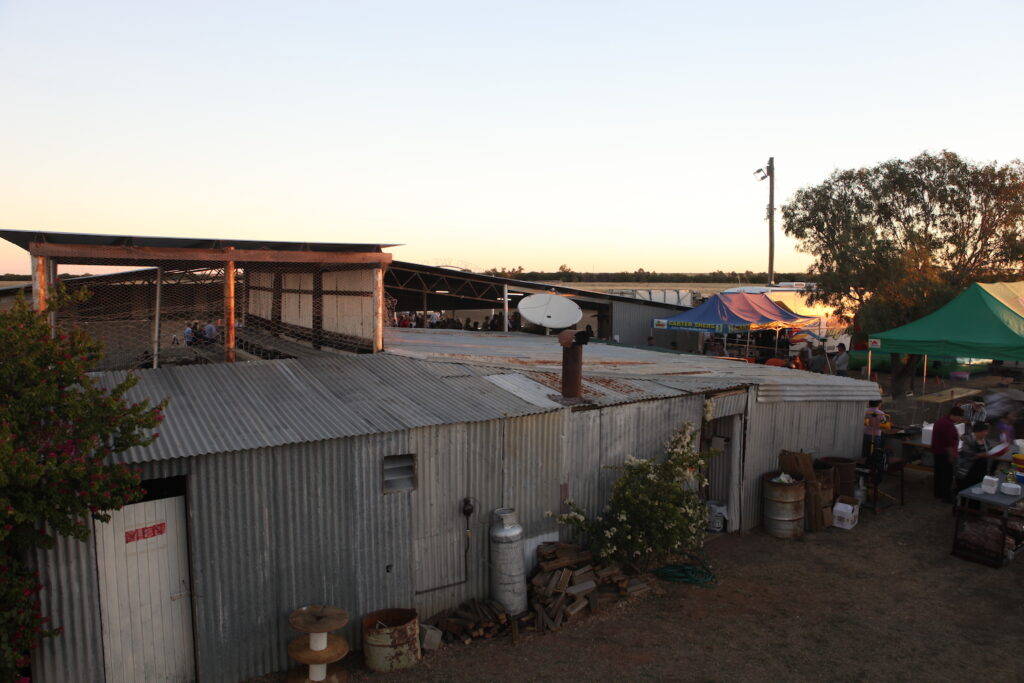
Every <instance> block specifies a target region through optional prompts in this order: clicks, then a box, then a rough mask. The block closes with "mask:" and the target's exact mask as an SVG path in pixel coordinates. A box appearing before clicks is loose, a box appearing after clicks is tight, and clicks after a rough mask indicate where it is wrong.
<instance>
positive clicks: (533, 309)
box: [518, 294, 583, 330]
mask: <svg viewBox="0 0 1024 683" xmlns="http://www.w3.org/2000/svg"><path fill="white" fill-rule="evenodd" d="M518 308H519V314H520V315H521V316H523V317H524V318H526V319H527V320H528V321H530V322H531V323H533V324H534V325H540V326H541V327H550V328H552V329H556V330H557V329H561V328H563V327H572V326H573V325H575V324H576V323H578V322H579V321H580V320H582V319H583V311H582V310H580V307H579V306H577V305H576V302H575V301H573V300H572V299H568V298H566V297H564V296H558V295H557V294H531V295H530V296H527V297H524V298H523V299H522V300H520V302H519V306H518Z"/></svg>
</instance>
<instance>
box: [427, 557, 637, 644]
mask: <svg viewBox="0 0 1024 683" xmlns="http://www.w3.org/2000/svg"><path fill="white" fill-rule="evenodd" d="M593 559H594V558H593V555H592V554H591V553H590V552H588V551H585V550H582V549H581V548H580V547H579V546H578V545H574V544H571V543H554V542H552V543H542V544H541V545H540V546H539V547H538V548H537V568H536V569H535V570H534V571H533V574H532V575H531V576H530V579H529V591H530V593H529V601H528V602H529V609H528V610H527V611H525V612H523V613H522V614H509V613H508V610H506V609H505V608H504V607H503V606H502V605H501V604H499V603H497V602H495V601H494V600H476V599H473V600H470V601H469V602H464V603H462V604H461V605H459V607H458V608H457V609H447V610H444V611H442V612H438V613H437V614H435V615H434V616H432V617H430V618H429V619H427V620H426V621H425V622H423V623H425V624H428V625H430V626H435V627H437V628H438V629H440V630H441V633H442V636H441V639H442V641H443V642H444V643H446V644H449V645H450V644H453V643H456V642H461V643H465V644H466V645H469V644H470V643H472V642H473V641H474V640H477V639H481V638H494V637H495V636H501V635H511V636H512V642H517V641H518V640H519V636H520V634H521V633H523V632H526V631H535V632H541V633H543V632H547V631H557V630H558V629H559V628H560V627H561V626H562V625H564V624H567V623H570V622H572V621H574V620H576V619H578V618H579V617H580V616H581V615H582V614H584V613H585V610H586V609H587V608H589V610H590V612H591V613H596V612H600V611H601V610H602V609H603V608H605V607H607V606H608V605H610V604H613V603H615V602H618V601H619V600H621V599H623V598H631V597H634V596H638V595H645V594H646V593H648V592H649V591H650V590H651V586H652V585H653V581H654V579H644V578H639V577H635V576H626V575H625V574H623V572H622V570H621V569H619V568H618V567H616V566H609V565H604V564H599V563H594V562H593Z"/></svg>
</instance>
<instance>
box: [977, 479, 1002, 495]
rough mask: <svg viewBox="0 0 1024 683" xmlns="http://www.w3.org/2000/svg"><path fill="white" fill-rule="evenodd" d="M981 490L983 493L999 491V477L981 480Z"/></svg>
mask: <svg viewBox="0 0 1024 683" xmlns="http://www.w3.org/2000/svg"><path fill="white" fill-rule="evenodd" d="M981 490H982V491H984V492H985V493H995V492H996V491H998V490H999V477H993V476H991V475H989V476H987V477H985V478H984V479H982V480H981Z"/></svg>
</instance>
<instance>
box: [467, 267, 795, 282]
mask: <svg viewBox="0 0 1024 683" xmlns="http://www.w3.org/2000/svg"><path fill="white" fill-rule="evenodd" d="M483 274H484V275H493V276H495V277H507V278H513V279H516V280H531V281H541V282H551V281H560V282H643V283H657V282H674V283H679V282H716V283H719V282H735V283H736V284H737V285H763V284H764V283H766V282H768V273H767V271H761V272H754V271H752V270H746V271H743V272H742V273H741V272H739V271H735V270H730V271H723V270H715V271H712V272H710V273H659V272H656V271H653V270H644V269H643V268H638V269H637V270H635V271H633V272H631V273H630V272H627V271H618V272H596V273H578V272H576V271H574V270H573V269H572V268H570V267H569V266H567V265H562V266H560V267H559V269H558V270H556V271H553V272H544V271H533V270H526V269H524V268H523V267H522V266H518V267H516V268H489V269H488V270H485V271H484V272H483ZM809 278H811V279H812V280H813V276H811V275H808V274H807V273H776V274H775V281H776V282H807V281H808V279H809Z"/></svg>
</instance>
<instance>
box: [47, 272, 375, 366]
mask: <svg viewBox="0 0 1024 683" xmlns="http://www.w3.org/2000/svg"><path fill="white" fill-rule="evenodd" d="M379 282H380V275H379V271H378V270H377V269H376V268H375V267H373V266H368V265H365V264H310V263H301V264H299V263H276V262H275V263H264V262H260V263H243V262H238V263H235V265H234V268H232V269H230V271H229V270H228V269H227V268H226V267H225V265H223V264H196V263H195V262H192V261H181V262H175V261H167V262H163V263H161V264H160V265H159V266H157V267H151V268H143V269H138V270H131V271H125V272H121V273H114V274H110V275H98V276H90V277H64V278H62V283H63V284H64V286H65V287H66V288H67V289H68V291H69V292H75V291H77V290H80V289H85V290H87V291H88V298H87V299H85V300H84V301H81V302H79V303H74V304H69V305H66V306H64V307H62V308H60V309H59V310H58V311H57V312H56V313H55V316H54V324H55V326H56V327H58V328H60V327H65V326H78V327H80V328H82V329H84V330H85V331H86V332H88V333H89V334H90V335H92V336H93V337H95V338H97V339H99V340H100V341H101V342H102V343H103V345H104V350H105V353H104V357H103V359H102V360H101V361H100V363H99V365H98V367H97V368H96V369H98V370H113V369H130V368H143V367H155V366H164V365H188V364H195V363H216V362H224V361H225V360H227V359H229V358H231V357H232V356H233V357H234V359H235V360H238V361H244V360H255V359H261V358H297V357H303V356H306V355H309V354H314V353H320V352H323V351H345V352H365V351H372V350H374V348H375V337H376V335H377V334H378V333H379V327H380V325H381V317H383V318H384V319H388V318H390V316H387V315H384V316H382V313H383V309H384V308H385V305H386V304H385V302H384V301H383V300H382V298H381V292H380V288H379ZM232 320H233V322H234V324H233V325H232V324H231V321H232Z"/></svg>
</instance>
